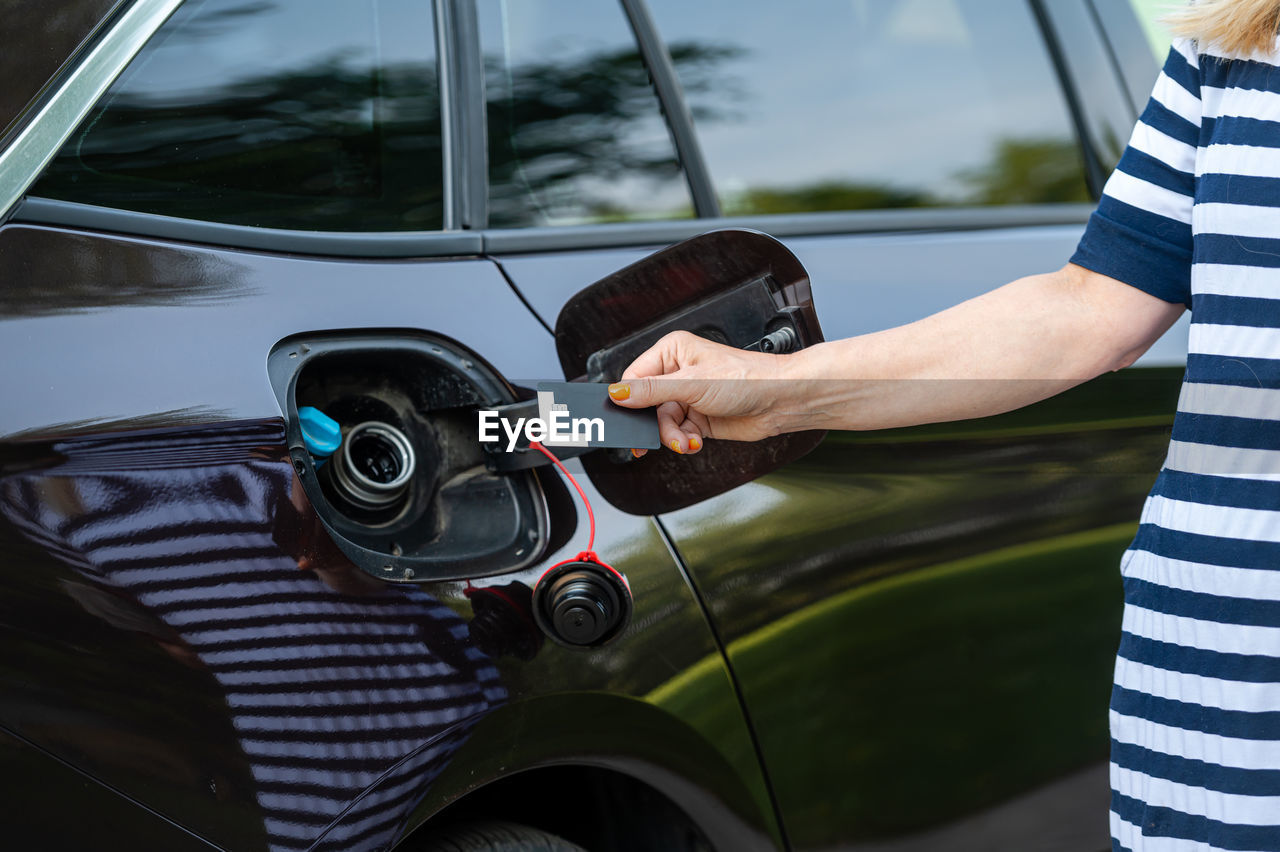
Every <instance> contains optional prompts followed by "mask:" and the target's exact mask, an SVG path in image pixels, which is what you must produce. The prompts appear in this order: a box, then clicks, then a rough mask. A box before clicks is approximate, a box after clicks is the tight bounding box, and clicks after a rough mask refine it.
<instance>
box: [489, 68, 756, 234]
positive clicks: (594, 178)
mask: <svg viewBox="0 0 1280 852" xmlns="http://www.w3.org/2000/svg"><path fill="white" fill-rule="evenodd" d="M737 53H738V51H737V50H736V49H735V48H730V47H717V46H707V45H698V44H682V45H674V46H673V47H672V49H671V58H672V61H673V62H675V63H676V66H677V67H678V68H679V69H680V76H681V79H682V80H683V81H685V86H686V88H689V89H692V90H693V91H699V92H701V91H706V90H709V89H712V88H715V87H716V86H717V82H716V81H715V79H714V71H715V69H716V67H717V66H718V65H720V64H721V63H722V62H724V61H725V60H727V59H731V58H733V57H735V56H736V55H737ZM485 64H486V70H485V74H486V80H487V81H488V84H487V91H488V124H489V181H490V188H489V220H490V223H491V224H493V225H495V226H499V227H513V226H521V225H533V224H545V223H546V220H547V219H555V220H561V221H563V220H566V219H568V220H572V221H576V222H621V221H627V220H632V219H645V218H649V219H656V218H661V219H679V218H688V217H690V216H692V215H693V209H692V207H691V206H690V205H689V204H687V203H686V204H683V205H681V206H679V207H676V208H674V209H670V210H662V211H657V210H652V209H646V201H645V200H644V199H625V201H627V202H631V201H633V200H634V201H635V202H636V203H634V204H632V203H624V199H623V196H621V195H620V194H619V193H618V192H617V191H616V188H615V186H614V182H616V181H619V180H623V179H628V178H642V179H644V180H647V181H650V182H654V183H661V182H662V181H683V174H682V172H681V169H680V163H679V161H678V160H677V159H676V155H675V148H674V146H673V145H672V144H671V142H670V139H669V138H668V137H667V136H666V135H665V133H662V132H661V128H659V134H658V136H657V137H656V141H655V138H654V137H653V136H652V134H650V135H649V136H648V137H645V138H641V136H642V130H643V129H644V125H645V124H646V123H651V122H653V121H655V120H656V119H658V118H659V105H658V101H657V97H656V96H655V94H654V92H653V86H652V83H651V82H650V80H649V73H648V71H647V70H646V68H645V66H644V63H643V62H642V60H641V58H640V54H639V53H638V52H637V51H636V50H634V49H626V50H613V51H603V52H598V53H593V54H589V55H587V56H585V57H583V58H582V59H578V60H575V61H572V62H563V61H559V60H556V59H555V58H548V59H546V60H545V61H541V62H531V63H524V64H521V65H518V66H515V67H507V66H505V65H504V64H503V63H502V62H501V60H500V59H498V58H496V57H487V58H486V63H485ZM706 117H707V118H708V119H713V118H714V116H711V115H708V116H706ZM649 129H650V130H652V127H650V128H649Z"/></svg>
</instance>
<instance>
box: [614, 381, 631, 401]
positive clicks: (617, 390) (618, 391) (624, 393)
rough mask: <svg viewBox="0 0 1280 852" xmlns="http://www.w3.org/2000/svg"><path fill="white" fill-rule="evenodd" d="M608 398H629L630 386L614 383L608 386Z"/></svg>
mask: <svg viewBox="0 0 1280 852" xmlns="http://www.w3.org/2000/svg"><path fill="white" fill-rule="evenodd" d="M609 396H611V397H613V398H614V399H627V398H628V397H630V396H631V385H628V384H623V383H622V382H614V383H613V384H611V385H609Z"/></svg>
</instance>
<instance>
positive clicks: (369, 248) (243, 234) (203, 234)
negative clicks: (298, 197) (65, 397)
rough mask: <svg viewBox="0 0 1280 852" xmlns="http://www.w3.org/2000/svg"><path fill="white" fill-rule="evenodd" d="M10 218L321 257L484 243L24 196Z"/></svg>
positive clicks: (472, 234) (418, 252)
mask: <svg viewBox="0 0 1280 852" xmlns="http://www.w3.org/2000/svg"><path fill="white" fill-rule="evenodd" d="M9 221H10V224H33V225H59V226H63V227H68V228H78V229H83V230H87V231H100V232H106V233H111V234H118V235H121V236H128V237H155V238H159V239H166V240H173V241H175V242H184V243H204V244H208V245H214V246H218V247H223V248H236V249H255V250H261V251H271V252H285V253H291V254H302V255H311V256H318V257H363V258H413V257H452V256H456V255H478V254H480V252H481V247H482V242H481V239H480V236H479V232H478V231H370V232H353V231H296V230H285V229H282V228H257V227H254V226H251V225H231V224H227V223H225V222H205V221H201V220H198V219H179V218H176V217H173V216H161V215H159V214H156V213H140V212H138V211H136V210H122V209H120V208H116V207H98V206H96V205H92V204H81V203H79V202H75V201H62V200H58V199H52V198H34V197H27V198H25V199H23V200H22V202H21V203H20V204H19V205H18V206H17V208H16V209H15V210H14V212H13V216H12V217H11V219H10V220H9Z"/></svg>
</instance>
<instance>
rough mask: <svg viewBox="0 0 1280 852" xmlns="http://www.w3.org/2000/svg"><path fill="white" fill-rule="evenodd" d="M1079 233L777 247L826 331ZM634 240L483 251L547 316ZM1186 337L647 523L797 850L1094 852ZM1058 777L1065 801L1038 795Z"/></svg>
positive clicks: (844, 332) (815, 456) (928, 301)
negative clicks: (739, 703) (1040, 835)
mask: <svg viewBox="0 0 1280 852" xmlns="http://www.w3.org/2000/svg"><path fill="white" fill-rule="evenodd" d="M1079 233H1080V228H1079V227H1078V226H1055V227H1028V228H1021V229H1019V228H1009V229H992V230H976V231H971V232H967V233H964V232H951V233H917V234H885V235H858V236H848V237H841V236H820V237H790V238H787V239H786V240H785V242H786V243H787V245H788V246H789V247H790V248H791V249H792V250H793V251H794V252H795V253H796V255H797V257H799V258H800V259H801V261H802V262H803V263H804V264H805V266H806V268H807V269H808V271H809V274H810V278H811V282H812V288H813V293H814V303H815V305H816V307H817V310H818V315H819V317H820V319H821V321H822V324H823V329H824V332H825V334H826V335H827V337H828V338H829V339H835V338H840V337H846V336H849V335H854V334H861V333H866V332H870V331H875V330H878V329H881V328H886V327H890V326H894V325H900V324H903V323H906V322H910V321H912V320H914V319H917V318H919V317H920V316H923V315H925V314H928V313H931V312H933V311H937V310H941V309H944V308H946V307H949V306H950V305H952V304H955V303H956V302H959V301H961V300H962V299H965V298H969V297H972V296H975V295H978V294H980V293H982V292H985V291H987V290H989V289H991V288H992V287H993V286H995V285H997V284H999V283H1001V282H1003V281H1007V280H1012V279H1014V278H1016V277H1019V276H1022V275H1026V274H1028V273H1030V272H1034V271H1048V270H1050V269H1054V268H1057V267H1058V266H1061V265H1062V263H1063V262H1065V260H1066V258H1067V257H1069V256H1070V252H1071V250H1072V249H1073V248H1074V245H1075V242H1076V240H1078V238H1079ZM641 254H643V250H633V249H615V250H601V251H596V252H583V253H579V254H578V255H576V256H575V257H573V258H571V259H568V260H566V259H565V258H562V257H558V256H555V255H550V254H547V255H542V254H523V255H514V256H501V255H500V256H498V260H499V262H500V263H501V264H502V266H503V268H504V269H505V270H506V272H507V274H508V275H510V276H511V278H512V280H513V282H514V283H515V284H516V286H517V287H519V288H520V290H521V292H522V293H523V294H524V295H525V296H526V298H527V299H528V300H529V302H530V303H531V305H533V307H534V308H535V310H537V311H538V312H539V314H540V315H542V316H543V317H544V318H546V319H547V320H548V321H552V318H554V317H555V316H556V314H557V312H558V306H559V304H560V303H561V302H562V301H563V300H565V299H567V298H568V296H569V295H571V294H572V293H573V292H574V291H575V290H576V288H578V287H580V286H583V285H585V284H586V283H587V282H589V281H590V280H592V279H593V278H594V277H596V276H598V275H602V274H604V273H605V272H606V271H608V270H612V269H615V268H618V267H620V266H623V265H625V264H626V263H629V262H631V261H632V260H634V259H635V257H636V256H638V255H641ZM940 270H945V272H940ZM1185 325H1186V321H1185V319H1184V321H1183V322H1182V323H1181V324H1180V325H1179V326H1178V327H1176V328H1175V329H1174V330H1173V331H1171V332H1170V333H1169V334H1167V335H1166V336H1165V338H1164V339H1163V340H1162V341H1160V342H1159V343H1158V344H1157V345H1156V346H1155V347H1153V349H1152V351H1151V352H1150V353H1148V355H1147V356H1145V357H1144V360H1143V361H1142V362H1141V363H1142V364H1144V365H1146V366H1143V367H1138V368H1133V369H1130V370H1128V371H1125V372H1124V373H1122V374H1119V375H1116V376H1110V377H1104V378H1102V379H1098V380H1095V381H1094V382H1092V383H1089V384H1087V385H1085V386H1083V387H1081V388H1079V389H1077V390H1076V391H1073V392H1070V393H1068V394H1064V395H1062V396H1061V397H1058V398H1056V399H1053V400H1049V401H1047V402H1044V403H1041V404H1039V405H1036V406H1032V407H1030V408H1028V409H1026V410H1024V411H1021V412H1016V413H1013V414H1010V415H1005V416H1003V417H997V418H989V419H987V420H982V421H976V422H973V423H963V424H942V425H939V426H935V427H923V428H920V429H916V430H890V431H886V432H872V433H833V434H831V435H829V436H828V437H827V439H826V440H825V441H824V442H823V444H822V445H821V446H820V447H819V448H818V449H817V450H815V451H814V452H813V453H811V454H810V455H809V456H807V457H806V458H804V459H802V460H800V461H798V462H795V463H793V464H791V465H789V466H787V467H786V468H783V469H782V470H781V471H778V472H776V473H774V474H771V475H769V476H766V477H763V478H761V479H759V480H757V481H755V482H753V483H750V484H748V485H745V486H742V487H740V488H738V489H735V490H734V491H731V492H729V493H727V494H724V495H721V496H720V497H716V498H712V499H710V500H707V501H704V502H703V503H700V504H698V505H696V506H692V507H689V508H688V509H684V510H681V511H679V512H675V513H672V514H670V515H664V516H663V517H662V519H661V520H662V523H663V525H664V527H665V528H666V529H667V530H668V532H669V533H670V535H671V537H672V540H673V542H674V543H675V545H676V547H677V548H678V550H679V552H680V554H681V556H682V558H683V559H684V561H685V563H686V565H687V568H688V570H689V572H690V575H691V577H692V578H693V580H694V582H695V585H696V586H697V588H698V590H699V593H700V594H701V595H702V596H703V597H704V599H705V601H706V603H707V605H708V608H709V609H710V611H711V613H712V616H713V621H714V623H715V626H716V630H717V632H718V634H719V636H720V637H721V640H722V641H723V642H724V644H725V646H726V649H727V651H728V655H729V660H730V664H731V666H732V669H733V671H734V674H735V676H736V677H737V679H738V681H739V684H740V687H741V690H742V695H743V698H744V701H745V703H746V707H747V710H748V713H749V714H750V716H751V718H752V721H753V724H754V727H755V730H756V733H757V736H758V739H759V743H760V746H761V750H762V755H763V758H764V761H765V766H766V768H767V771H768V772H769V777H770V779H771V781H772V783H773V785H774V790H775V792H776V794H777V797H778V801H779V806H780V808H781V812H782V814H783V821H784V824H785V825H786V826H787V830H788V836H789V838H790V840H791V841H792V843H793V846H794V848H797V849H822V848H829V847H830V846H832V845H841V844H850V843H879V842H883V843H886V844H890V845H889V846H887V847H886V848H893V849H898V848H901V849H904V850H907V849H917V848H919V849H928V848H933V847H931V845H930V844H932V843H934V842H937V841H938V838H939V835H938V832H939V831H942V832H947V831H949V832H950V834H945V835H944V836H949V837H953V838H957V837H961V836H963V837H965V838H967V840H966V842H970V843H973V844H975V845H974V847H973V848H1028V847H1027V846H1026V845H1025V844H1027V843H1030V842H1031V840H1032V839H1033V838H1034V831H1041V830H1047V831H1049V832H1050V833H1055V834H1061V835H1062V836H1066V837H1076V838H1077V841H1078V842H1079V844H1080V845H1079V847H1078V848H1091V846H1094V845H1096V846H1098V848H1101V846H1102V845H1105V843H1106V838H1107V835H1106V824H1105V819H1102V818H1100V817H1099V816H1098V815H1100V814H1104V813H1105V805H1106V801H1107V783H1106V775H1105V773H1104V772H1100V771H1098V769H1097V767H1098V766H1100V765H1101V764H1102V763H1104V762H1105V758H1106V753H1107V733H1106V730H1107V729H1106V713H1105V707H1106V696H1107V694H1108V690H1109V686H1110V673H1111V660H1112V658H1113V656H1114V650H1115V649H1114V644H1115V637H1116V635H1117V631H1118V624H1119V622H1118V618H1119V606H1120V593H1119V576H1118V573H1117V571H1116V564H1117V562H1118V560H1119V555H1120V552H1121V551H1122V550H1123V549H1124V547H1125V545H1126V544H1127V543H1128V541H1129V539H1130V538H1131V537H1132V534H1133V531H1134V529H1135V521H1136V518H1137V516H1138V511H1139V508H1140V506H1141V502H1142V498H1143V496H1144V495H1145V494H1146V492H1147V491H1148V490H1149V488H1150V486H1151V482H1152V481H1153V480H1154V477H1155V472H1156V471H1157V470H1158V468H1159V466H1160V462H1161V459H1162V457H1163V453H1164V450H1165V447H1166V445H1167V441H1168V434H1169V428H1170V426H1171V423H1172V411H1173V408H1174V403H1175V401H1176V399H1177V392H1178V386H1179V384H1180V380H1181V362H1182V361H1183V359H1184V353H1185V346H1186V344H1185V333H1186V331H1185ZM689 690H690V692H689V694H690V695H691V696H695V695H696V691H697V690H696V686H690V687H689ZM690 701H691V703H694V704H696V699H693V698H691V699H690ZM1046 730H1052V731H1053V733H1052V734H1051V735H1046ZM961 731H963V733H961ZM1082 773H1083V774H1082ZM1054 785H1059V786H1060V788H1061V790H1062V791H1063V792H1062V793H1061V794H1060V795H1057V796H1053V797H1050V796H1048V794H1047V793H1046V794H1045V795H1041V796H1035V795H1032V794H1031V791H1034V790H1037V789H1049V788H1052V787H1054ZM1047 801H1053V802H1054V803H1055V804H1053V805H1052V806H1048V808H1047V810H1046V804H1045V803H1046V802H1047ZM992 809H995V810H992ZM987 812H990V813H995V814H998V815H999V816H998V817H990V818H983V817H982V814H983V813H987ZM1095 817H1097V818H1095ZM1018 826H1036V828H1035V829H1034V830H1033V829H1030V828H1028V829H1026V830H1025V831H1021V830H1019V829H1018V828H1017V827H1018ZM892 844H901V846H897V845H892ZM987 844H990V845H987ZM999 844H1006V845H999ZM1064 848H1076V847H1072V846H1065V847H1064Z"/></svg>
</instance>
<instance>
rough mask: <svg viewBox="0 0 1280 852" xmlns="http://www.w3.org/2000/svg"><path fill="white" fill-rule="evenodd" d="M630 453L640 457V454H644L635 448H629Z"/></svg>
mask: <svg viewBox="0 0 1280 852" xmlns="http://www.w3.org/2000/svg"><path fill="white" fill-rule="evenodd" d="M631 455H633V456H635V457H636V458H640V457H641V456H642V455H644V453H642V452H640V451H639V450H637V449H632V450H631Z"/></svg>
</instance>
